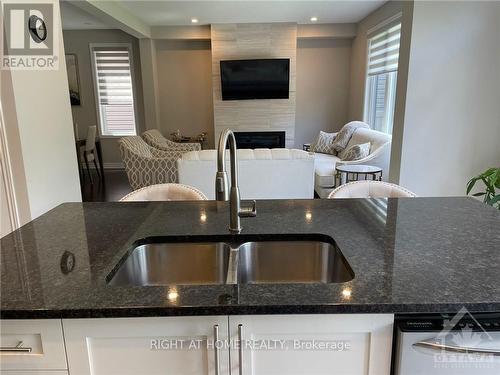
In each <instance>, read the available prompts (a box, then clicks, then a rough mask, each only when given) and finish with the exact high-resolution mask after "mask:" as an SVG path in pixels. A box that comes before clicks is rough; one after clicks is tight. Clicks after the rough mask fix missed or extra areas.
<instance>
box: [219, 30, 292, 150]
mask: <svg viewBox="0 0 500 375" xmlns="http://www.w3.org/2000/svg"><path fill="white" fill-rule="evenodd" d="M211 33H212V35H211V39H212V83H213V84H212V87H213V104H214V134H215V139H216V140H217V139H218V138H219V135H220V133H221V132H222V130H224V129H225V128H230V129H232V130H233V131H235V132H254V131H255V132H275V131H280V132H285V133H286V134H285V147H289V148H290V147H293V146H294V145H295V107H296V106H295V78H296V55H297V24H295V23H272V24H271V23H262V24H214V25H212V27H211ZM266 58H267V59H273V58H287V59H290V89H289V90H290V91H289V99H258V100H222V96H221V83H220V61H221V60H241V59H266Z"/></svg>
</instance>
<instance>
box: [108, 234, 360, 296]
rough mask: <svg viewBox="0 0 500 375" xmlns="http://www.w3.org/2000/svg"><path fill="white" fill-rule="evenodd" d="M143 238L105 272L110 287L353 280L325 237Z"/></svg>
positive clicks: (347, 265) (330, 242)
mask: <svg viewBox="0 0 500 375" xmlns="http://www.w3.org/2000/svg"><path fill="white" fill-rule="evenodd" d="M292 237H295V238H296V239H290V236H286V237H283V236H280V235H278V236H272V237H271V236H270V237H269V238H265V239H264V240H262V236H259V237H258V240H257V239H252V238H251V237H249V238H247V239H246V240H242V239H240V237H238V239H237V240H236V239H235V237H234V236H233V237H228V238H220V237H217V238H216V239H212V238H207V237H192V238H189V242H185V241H184V240H185V238H184V239H178V238H168V237H163V238H147V239H145V240H143V241H138V242H137V243H136V244H135V246H133V248H132V249H131V250H130V251H129V252H127V254H125V256H124V257H123V258H122V259H121V261H120V262H119V263H118V264H117V265H116V266H115V268H114V269H113V271H111V273H110V274H109V275H108V277H107V281H108V284H109V285H112V286H161V285H169V284H188V285H189V284H191V285H192V284H195V285H203V284H205V285H214V284H237V283H238V284H249V283H271V284H280V283H341V282H346V281H350V280H352V279H353V278H354V272H353V271H352V269H351V267H350V265H349V263H348V262H347V260H346V259H345V258H344V256H343V254H342V252H341V251H340V249H339V248H338V247H337V245H336V243H335V241H334V240H333V239H332V238H330V237H328V236H324V235H310V234H308V235H304V236H300V235H294V236H292Z"/></svg>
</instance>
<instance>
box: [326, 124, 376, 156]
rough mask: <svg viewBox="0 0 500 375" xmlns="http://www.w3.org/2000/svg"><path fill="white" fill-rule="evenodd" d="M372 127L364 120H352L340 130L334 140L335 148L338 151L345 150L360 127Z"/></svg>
mask: <svg viewBox="0 0 500 375" xmlns="http://www.w3.org/2000/svg"><path fill="white" fill-rule="evenodd" d="M362 128H365V129H370V126H368V124H366V123H364V122H362V121H351V122H348V123H347V124H345V125H344V126H343V127H342V129H340V131H339V132H338V134H337V136H336V137H335V140H334V142H333V145H332V146H333V148H334V149H335V150H336V151H337V152H341V151H342V150H345V149H346V148H347V145H348V143H349V141H350V139H351V138H352V136H353V134H354V133H355V132H356V130H358V129H362Z"/></svg>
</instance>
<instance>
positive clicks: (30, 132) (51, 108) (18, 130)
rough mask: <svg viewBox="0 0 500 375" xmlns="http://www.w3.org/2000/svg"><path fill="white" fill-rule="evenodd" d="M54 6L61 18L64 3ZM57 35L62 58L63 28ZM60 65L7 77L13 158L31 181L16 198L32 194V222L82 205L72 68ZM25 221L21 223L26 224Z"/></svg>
mask: <svg viewBox="0 0 500 375" xmlns="http://www.w3.org/2000/svg"><path fill="white" fill-rule="evenodd" d="M54 6H55V7H56V16H58V15H59V2H58V1H55V0H54ZM55 32H57V33H58V35H59V53H60V57H61V56H64V46H63V42H62V32H61V28H60V27H59V29H58V30H55ZM60 61H62V63H60V64H59V69H58V70H53V71H39V70H36V71H20V70H17V71H11V72H2V80H1V85H2V109H3V112H4V119H5V126H6V128H7V132H6V134H7V142H8V144H9V154H11V159H12V160H15V161H21V162H22V163H21V164H20V165H19V164H17V165H16V171H15V172H16V173H19V174H20V175H23V176H24V178H25V179H24V182H23V184H22V185H23V186H15V189H16V193H20V192H22V191H24V190H26V191H27V200H28V203H29V211H30V217H29V219H33V218H36V217H38V216H39V215H41V214H43V213H45V212H46V211H48V210H50V209H51V208H53V207H55V206H57V205H58V204H60V203H62V202H68V201H81V194H80V182H79V177H78V167H77V159H76V150H75V141H74V136H73V125H72V117H71V108H70V104H69V96H68V80H67V75H66V66H65V64H64V58H62V59H60ZM7 78H8V79H7ZM9 137H10V138H9ZM21 169H22V170H23V171H21ZM21 172H24V173H21ZM17 182H18V183H19V180H18V181H17ZM21 216H23V215H21ZM23 217H24V219H23V220H22V222H21V224H24V222H25V221H26V217H25V216H23Z"/></svg>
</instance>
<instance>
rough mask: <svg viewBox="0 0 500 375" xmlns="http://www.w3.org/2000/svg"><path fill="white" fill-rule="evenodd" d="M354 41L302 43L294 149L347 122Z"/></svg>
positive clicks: (300, 48)
mask: <svg viewBox="0 0 500 375" xmlns="http://www.w3.org/2000/svg"><path fill="white" fill-rule="evenodd" d="M350 61H351V39H299V40H298V44H297V108H296V117H295V146H296V147H297V148H302V145H303V144H304V143H311V142H313V141H314V140H315V138H316V137H317V135H318V133H319V131H320V130H323V131H328V132H334V131H338V130H339V129H340V128H341V127H342V126H343V125H344V124H345V123H346V122H347V120H348V102H349V74H350Z"/></svg>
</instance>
